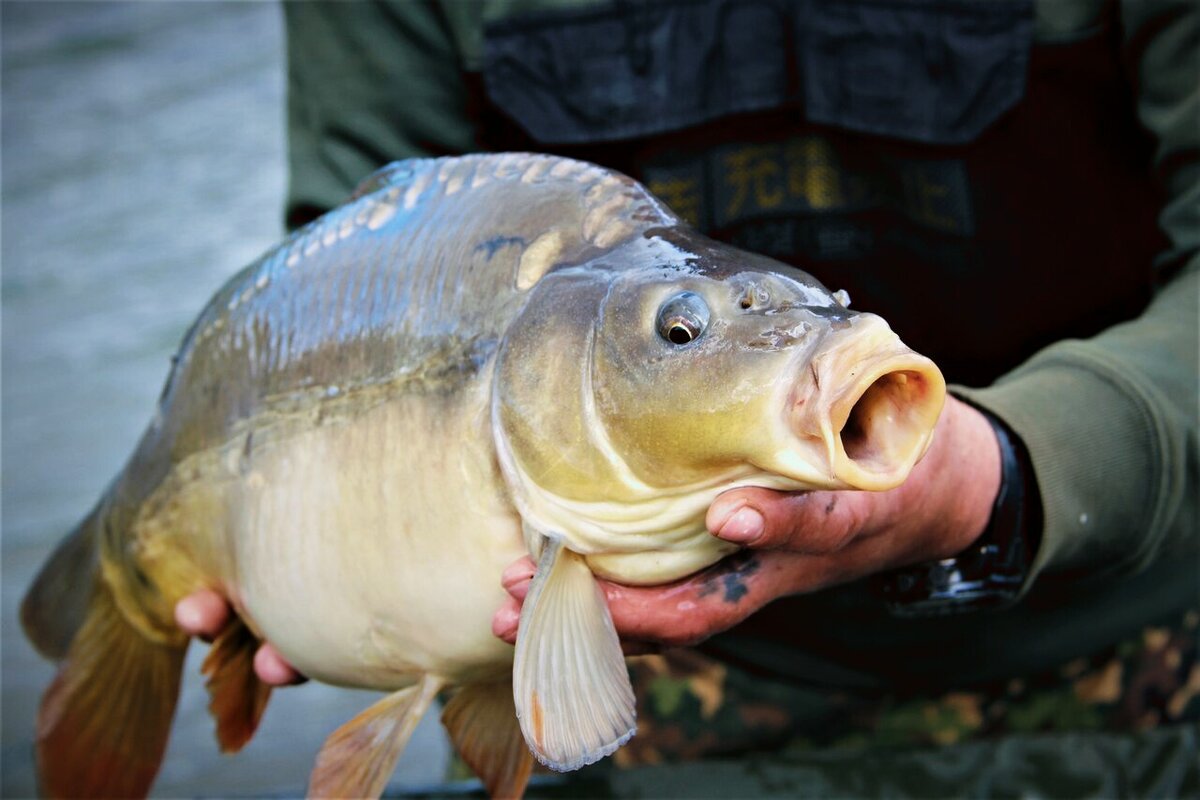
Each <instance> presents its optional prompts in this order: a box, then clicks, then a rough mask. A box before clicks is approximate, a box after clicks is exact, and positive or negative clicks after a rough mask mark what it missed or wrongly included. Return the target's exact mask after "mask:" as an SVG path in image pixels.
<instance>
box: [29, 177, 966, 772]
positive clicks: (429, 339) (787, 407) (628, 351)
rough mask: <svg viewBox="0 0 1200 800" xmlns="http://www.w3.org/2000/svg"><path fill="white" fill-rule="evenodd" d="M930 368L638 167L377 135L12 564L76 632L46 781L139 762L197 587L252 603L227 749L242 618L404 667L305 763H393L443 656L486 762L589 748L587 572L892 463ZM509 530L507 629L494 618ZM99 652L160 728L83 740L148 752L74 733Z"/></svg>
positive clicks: (608, 707)
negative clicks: (84, 497)
mask: <svg viewBox="0 0 1200 800" xmlns="http://www.w3.org/2000/svg"><path fill="white" fill-rule="evenodd" d="M943 393H944V384H943V383H942V380H941V376H940V374H939V373H938V372H937V370H936V368H935V367H934V366H933V365H932V364H931V363H929V362H928V361H927V360H926V359H923V358H922V357H920V356H917V355H916V354H914V353H911V351H909V350H908V349H907V348H905V347H904V346H903V345H902V344H900V342H899V340H898V339H896V337H895V335H894V334H892V333H891V331H890V330H888V329H887V326H886V324H884V323H883V322H882V320H879V319H878V318H877V317H874V316H873V315H869V314H865V315H864V314H856V313H855V312H851V311H849V310H847V309H846V308H845V306H844V305H843V304H842V303H841V302H839V301H838V299H836V298H835V297H834V296H833V295H831V294H830V292H829V291H828V290H826V289H825V288H824V287H823V286H822V285H821V284H820V283H818V282H817V281H815V280H814V279H812V278H811V277H810V276H807V275H805V274H804V273H801V272H799V271H797V270H794V269H791V268H788V267H785V266H783V265H780V264H778V263H776V262H773V261H770V260H768V259H764V258H761V257H758V256H754V255H752V254H748V253H744V252H741V251H738V250H735V249H733V248H729V247H726V246H724V245H720V244H717V243H715V242H712V241H710V240H707V239H705V238H704V237H702V236H700V235H699V234H697V233H695V232H694V231H691V230H690V229H688V228H687V227H686V226H685V225H683V224H682V223H681V222H680V221H679V220H678V218H677V217H675V215H674V214H673V213H672V212H671V211H670V210H669V209H667V208H666V207H665V206H664V205H662V203H661V202H659V201H658V200H657V199H655V198H654V197H653V196H652V195H650V194H649V193H648V192H646V190H645V189H644V188H643V187H641V186H640V185H639V184H637V183H636V182H634V181H632V180H630V179H629V178H626V177H624V176H621V175H618V174H616V173H613V172H610V171H607V170H604V169H601V168H599V167H595V166H593V165H590V164H585V163H582V162H576V161H571V160H566V159H559V158H553V157H548V156H537V155H527V154H506V155H499V156H470V157H463V158H457V159H439V160H417V161H407V162H400V163H398V164H394V165H391V166H389V167H387V168H385V169H384V170H382V171H380V172H379V173H377V174H376V175H374V176H372V177H371V178H369V179H368V180H367V181H366V182H365V183H364V184H363V186H362V187H360V189H359V190H358V191H357V192H356V194H355V196H354V197H353V198H351V200H350V201H349V202H347V203H346V204H345V205H344V206H342V207H340V208H338V209H335V210H334V211H332V212H330V213H329V214H327V215H326V216H324V217H322V218H321V219H319V220H317V221H316V222H314V223H312V224H311V225H309V226H308V227H306V228H305V229H303V230H301V231H298V232H297V233H295V234H293V235H292V236H291V237H289V238H288V239H287V240H286V241H285V242H284V243H283V244H281V245H280V246H279V247H277V248H275V249H274V250H272V251H271V252H269V253H267V254H266V255H265V256H264V257H263V258H262V259H260V260H259V261H258V262H257V263H255V264H254V265H252V266H251V267H249V268H247V269H246V270H244V271H243V272H241V273H239V274H238V275H237V276H235V277H234V278H233V279H232V280H231V281H230V282H229V283H228V284H226V286H225V287H224V288H222V289H221V290H220V291H219V292H218V293H217V295H216V296H215V297H214V298H213V300H212V301H211V302H210V303H209V305H208V306H207V307H206V309H205V310H204V311H203V312H202V313H201V315H200V316H199V318H198V319H197V321H196V322H195V324H194V325H193V326H192V328H191V329H190V331H189V332H188V334H187V335H186V336H185V339H184V342H183V345H182V347H181V349H180V351H179V353H178V355H177V357H176V359H175V365H174V368H173V370H172V373H171V375H170V377H169V379H168V382H167V385H166V387H165V388H164V390H163V394H162V397H161V399H160V403H159V407H158V411H157V413H156V415H155V418H154V419H153V420H152V422H151V424H150V426H149V428H148V430H147V432H146V433H145V435H144V436H143V438H142V440H141V442H140V444H139V445H138V447H137V449H136V450H135V452H134V454H133V456H132V457H131V459H130V461H129V463H128V464H127V465H126V467H125V469H124V470H123V472H122V473H121V474H120V475H119V476H118V477H117V478H116V480H115V481H114V483H113V484H112V486H111V487H110V489H109V491H108V492H107V493H106V495H105V496H104V497H103V498H102V499H101V501H100V503H99V504H98V505H97V507H96V509H95V510H94V511H93V512H92V514H91V515H90V516H89V517H88V518H87V519H86V520H85V521H84V522H83V523H82V524H81V525H80V527H79V528H78V529H77V531H76V532H75V533H74V534H73V535H72V537H71V538H69V539H68V540H67V542H66V543H64V545H62V547H60V550H59V551H58V552H57V553H56V555H55V556H54V557H53V558H52V560H51V562H50V563H49V564H48V565H47V567H46V568H45V569H44V571H43V574H42V576H41V577H40V578H39V581H38V583H37V584H35V586H34V587H33V589H32V590H31V592H30V594H29V596H28V597H27V599H26V603H25V605H24V607H23V619H24V621H25V623H26V628H27V630H28V631H29V633H30V636H31V638H32V639H33V641H34V642H35V643H36V644H37V645H38V646H39V648H40V649H41V650H42V651H43V652H45V653H47V654H48V655H51V656H53V657H56V658H61V659H63V667H62V671H61V672H60V676H59V678H58V679H57V680H56V682H55V684H54V685H53V686H52V687H51V689H50V690H49V691H48V693H47V700H46V701H45V703H44V704H43V713H42V717H41V719H40V723H39V725H40V730H41V731H42V732H41V734H40V740H39V764H40V769H41V774H42V779H43V785H44V786H48V787H49V790H50V791H51V793H57V792H61V793H87V792H89V791H93V790H95V791H99V792H102V793H103V792H125V793H133V794H137V793H143V792H144V791H146V789H147V788H148V786H149V782H150V781H151V780H152V779H153V774H154V770H155V769H156V768H157V758H158V757H160V756H161V744H162V743H165V737H166V731H167V729H168V728H169V722H170V714H171V709H172V708H173V704H174V695H173V691H177V687H178V676H177V670H178V665H177V663H176V662H180V663H181V653H182V648H184V647H186V643H187V640H186V637H185V636H184V635H183V634H182V633H181V632H180V631H179V629H178V628H177V627H176V625H175V622H174V616H173V609H174V605H175V604H176V603H177V602H178V600H179V599H181V598H182V597H184V596H185V595H187V594H189V593H191V592H193V591H195V590H197V589H200V588H212V589H216V590H217V591H219V592H221V593H223V594H225V595H226V596H228V597H229V598H230V600H231V602H232V603H233V605H234V607H235V609H236V610H237V612H238V614H239V617H240V618H241V620H242V621H243V622H242V623H239V626H235V631H236V632H235V633H228V634H227V635H225V636H223V637H222V638H221V639H219V640H218V641H217V643H216V645H215V646H214V648H213V652H212V653H211V654H210V656H209V661H208V662H206V672H208V673H209V676H210V684H209V686H210V691H212V692H213V697H214V705H213V710H214V714H215V715H216V717H217V721H218V738H219V739H220V740H221V743H222V745H223V746H226V747H228V748H229V749H236V747H237V746H240V744H241V743H244V741H245V740H246V739H248V738H249V735H250V734H252V732H253V728H254V726H255V724H256V723H257V717H258V715H259V714H261V712H262V706H263V705H264V704H265V702H266V700H265V698H266V690H265V689H264V687H262V686H261V685H258V684H257V683H256V679H255V678H254V677H253V670H252V668H251V666H250V663H251V662H250V660H249V659H250V657H251V656H252V653H253V648H254V647H255V646H256V644H257V642H258V640H260V639H266V640H269V641H270V642H272V644H273V645H274V646H275V647H276V648H277V649H278V650H279V651H280V652H281V653H282V654H283V655H284V656H285V657H286V658H287V659H288V660H289V661H291V663H293V664H294V665H295V666H296V667H297V668H298V669H300V670H301V671H302V672H304V673H305V674H307V675H309V676H311V677H313V678H315V679H318V680H322V681H326V682H329V683H334V684H339V685H346V686H359V687H368V688H372V689H380V690H385V691H389V692H393V694H392V695H390V696H389V697H388V698H386V699H385V700H384V701H381V702H380V704H377V706H375V707H372V709H368V711H367V712H364V714H363V715H360V717H359V718H356V719H355V720H353V721H351V722H350V723H348V724H347V725H346V726H343V728H341V729H339V730H338V731H337V732H335V733H334V734H333V735H332V736H331V737H330V741H329V742H328V743H327V744H326V747H325V748H324V749H323V751H322V754H321V756H320V757H319V759H318V765H317V768H316V770H315V771H314V776H313V781H312V784H311V785H310V791H312V792H313V793H315V794H330V793H358V794H370V793H377V792H378V791H379V790H381V789H382V787H383V783H384V782H386V780H387V777H388V774H389V773H390V770H389V768H388V765H389V764H394V760H395V757H398V754H399V748H400V747H402V746H403V742H404V740H405V738H406V735H407V734H406V733H404V731H409V732H410V731H411V726H412V725H415V720H416V719H417V718H419V716H420V714H421V713H422V712H423V711H424V709H425V707H427V706H428V704H429V702H430V701H431V700H432V697H433V696H434V694H436V692H437V691H438V690H440V689H442V688H445V687H459V689H458V693H457V694H456V695H455V697H454V699H452V700H451V702H450V704H449V705H448V707H447V709H446V714H445V716H444V719H445V721H446V723H447V726H448V728H449V729H450V732H451V736H452V739H454V741H455V744H456V745H457V746H458V747H459V749H460V751H462V752H463V755H464V757H465V758H466V759H467V761H468V763H470V764H472V766H474V767H475V768H476V770H477V771H479V772H480V773H481V777H483V778H484V780H485V783H486V784H487V786H488V788H489V790H490V791H492V792H493V793H500V794H504V793H514V792H515V793H519V791H520V789H521V787H523V785H524V779H525V777H527V775H528V770H529V750H532V752H533V753H534V755H536V756H537V757H538V758H539V759H540V760H542V761H543V762H544V763H547V764H549V765H550V766H552V767H555V768H558V769H571V768H574V767H576V766H580V765H581V764H584V763H589V762H590V761H594V760H596V759H597V758H600V757H602V756H604V755H606V754H608V753H610V752H612V750H613V749H615V748H616V747H617V746H619V745H620V743H621V742H623V741H625V740H626V739H627V738H628V736H629V735H631V734H632V730H633V708H632V703H633V698H632V692H631V691H630V690H629V686H628V677H627V675H626V674H625V672H624V665H623V660H622V658H621V654H620V648H619V644H618V643H617V639H616V635H615V633H614V632H613V630H612V624H611V620H610V619H609V617H608V613H607V609H606V607H605V606H604V602H603V599H602V598H601V597H600V595H599V592H598V590H597V589H596V586H595V582H594V579H593V577H592V576H593V575H599V576H603V577H607V578H612V579H615V580H618V581H623V582H626V583H634V584H655V583H663V582H667V581H670V580H674V579H676V578H680V577H683V576H685V575H687V574H690V573H692V572H695V571H696V570H698V569H701V568H704V567H706V566H708V565H710V564H712V563H714V562H716V561H718V560H719V559H720V558H721V557H723V556H725V555H727V554H729V553H730V552H731V551H732V548H731V547H730V546H729V545H727V544H725V543H722V542H720V541H719V540H717V539H715V538H714V537H712V536H711V535H709V534H708V533H707V532H706V531H705V529H704V513H705V510H706V508H707V506H708V505H709V503H710V502H711V501H712V500H713V499H714V498H715V497H716V496H717V494H719V493H720V492H722V491H725V490H727V489H729V488H731V487H734V486H741V485H756V486H766V487H769V488H775V489H783V490H800V489H812V488H845V487H856V488H867V489H880V488H888V487H890V486H894V485H896V484H898V483H899V482H900V481H901V480H903V478H904V476H905V475H906V474H907V472H908V470H909V469H910V468H911V467H912V465H913V464H914V463H915V462H916V460H917V459H918V458H919V457H920V455H921V454H922V453H923V452H924V450H925V449H926V447H927V446H928V443H929V438H930V436H931V432H932V428H933V424H934V422H935V421H936V418H937V415H938V412H939V411H940V407H941V403H942V398H943ZM526 553H531V554H533V555H534V556H535V557H537V558H538V559H539V568H538V573H537V575H536V576H535V579H534V582H533V586H532V587H531V591H530V595H529V597H528V598H527V600H526V602H525V607H524V610H523V612H522V620H521V631H520V634H519V638H518V643H517V646H516V648H515V650H514V648H513V647H511V646H509V645H507V644H505V643H503V642H501V641H500V640H498V639H496V638H495V637H494V636H493V635H492V633H491V627H490V621H491V616H492V613H493V612H494V611H495V610H496V609H497V608H498V607H500V605H501V604H502V603H503V601H504V597H505V595H504V593H503V590H502V589H501V587H500V584H499V575H500V573H501V572H502V570H503V569H504V567H505V566H506V565H507V564H509V563H510V562H511V561H513V560H514V559H516V558H518V557H519V556H521V555H523V554H526ZM64 585H71V586H81V587H85V588H88V589H90V593H89V596H90V597H91V599H90V600H88V601H86V602H83V601H80V600H79V599H78V597H77V595H78V591H76V592H64V591H62V587H63V586H64ZM92 587H95V588H92ZM241 625H244V627H240V626H241ZM114 642H116V643H117V644H114ZM106 651H107V652H109V653H112V652H116V653H117V654H118V655H121V654H123V659H124V660H123V661H122V659H121V658H109V659H108V660H107V662H106V661H105V660H104V659H103V658H102V654H103V653H105V652H106ZM514 660H515V665H514ZM108 662H112V663H114V664H122V663H123V664H124V667H123V668H124V669H126V671H129V670H132V673H131V674H141V675H142V683H144V684H146V685H149V686H150V687H152V690H153V691H142V693H141V694H140V695H138V697H139V698H141V699H139V700H138V702H137V703H135V704H134V707H133V711H132V712H131V713H133V714H134V715H137V714H140V715H141V718H139V720H140V724H141V725H142V727H143V729H144V730H152V731H155V732H156V733H155V735H154V736H150V737H146V736H142V737H141V738H140V739H139V738H138V737H132V736H131V737H129V741H124V740H121V741H119V742H118V744H117V745H113V747H115V748H116V749H117V750H119V751H120V752H119V753H117V754H116V755H113V754H109V755H105V756H104V757H103V758H100V759H99V760H102V761H104V763H105V764H108V763H109V762H112V761H120V760H121V759H125V761H126V762H130V763H134V764H135V765H137V768H126V769H124V770H123V777H120V778H113V777H111V776H110V775H109V772H110V771H111V770H108V771H106V770H107V768H105V767H103V765H101V766H100V767H96V768H94V769H93V768H92V767H93V766H95V765H94V764H93V763H92V762H95V761H96V760H97V759H98V758H99V757H97V756H95V755H94V753H95V751H96V748H97V747H98V745H97V744H96V742H95V741H93V740H92V739H89V738H88V736H82V735H80V734H79V731H78V730H77V728H78V727H79V726H80V725H82V724H83V723H82V722H81V720H82V719H83V718H85V717H90V716H95V715H97V714H99V715H104V714H118V715H119V714H120V713H122V712H121V709H120V708H109V707H108V706H107V705H105V703H107V702H108V701H107V700H104V699H101V698H99V697H97V696H96V694H97V693H96V692H95V691H91V690H89V689H88V688H87V686H86V685H85V684H86V683H87V682H88V681H95V680H96V679H97V678H100V679H104V678H106V677H108V676H107V675H106V674H105V673H104V670H105V669H115V668H116V667H112V666H110V667H105V666H100V664H102V663H108ZM132 664H136V665H139V666H136V667H132V666H130V665H132ZM173 669H174V670H175V671H176V674H175V677H174V678H172V677H170V675H171V670H173ZM138 670H141V672H140V673H138ZM129 691H130V692H133V691H134V689H133V688H130V689H129ZM163 707H165V711H163V710H162V709H163ZM164 717H165V719H164ZM143 718H144V719H143ZM518 720H519V723H520V733H517V730H518V727H517V725H518ZM389 725H390V726H391V727H388V726H389ZM381 731H385V732H386V735H384V734H382V733H381ZM155 737H158V739H161V742H157V739H156V738H155ZM119 738H120V737H118V739H119ZM146 738H149V739H151V740H152V742H156V743H152V745H150V746H148V745H146V744H145V743H144V741H142V740H145V739H146ZM526 746H528V748H529V750H526V749H525V747H526ZM155 748H157V755H156V753H155ZM105 759H107V760H106V761H105ZM79 764H83V766H78V765H79ZM71 765H75V766H71Z"/></svg>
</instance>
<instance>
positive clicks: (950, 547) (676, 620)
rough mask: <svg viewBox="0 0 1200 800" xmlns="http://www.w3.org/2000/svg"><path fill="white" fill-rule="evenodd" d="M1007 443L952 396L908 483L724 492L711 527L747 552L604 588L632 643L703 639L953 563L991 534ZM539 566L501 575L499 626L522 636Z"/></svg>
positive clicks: (517, 565) (525, 562)
mask: <svg viewBox="0 0 1200 800" xmlns="http://www.w3.org/2000/svg"><path fill="white" fill-rule="evenodd" d="M1000 471H1001V465H1000V446H999V444H998V443H997V441H996V435H995V432H994V431H993V430H992V427H991V424H990V423H989V422H988V421H987V419H986V418H985V417H984V416H983V415H982V414H981V413H980V412H979V411H977V410H975V409H974V408H972V407H971V406H969V405H967V404H966V403H963V402H962V401H960V400H958V399H957V398H954V397H951V396H947V398H946V406H945V409H944V410H943V412H942V415H941V418H940V419H939V420H938V424H937V428H936V430H935V433H934V439H933V444H932V445H931V446H930V448H929V452H928V453H926V455H925V458H924V459H922V460H921V462H920V463H919V464H917V466H916V467H914V468H913V471H912V473H911V474H910V475H909V477H908V480H907V481H905V482H904V484H903V485H901V486H899V487H897V488H895V489H892V490H890V491H887V492H859V491H833V492H800V493H781V492H774V491H770V490H767V489H757V488H743V489H734V490H731V491H728V492H726V493H724V494H722V495H721V496H719V497H718V498H717V499H716V500H715V501H714V502H713V504H712V506H711V507H710V508H709V510H708V516H707V519H706V524H707V526H708V529H709V530H710V531H711V532H712V533H713V535H714V536H717V537H719V538H721V539H724V540H726V541H728V542H733V543H735V544H739V545H743V546H745V547H746V548H747V549H746V550H744V551H742V552H740V553H737V554H735V555H733V556H731V557H729V558H727V559H725V560H723V561H721V562H719V563H717V564H714V565H713V566H712V567H710V568H708V569H707V570H704V571H702V572H699V573H697V574H695V575H692V576H690V577H687V578H684V579H683V580H681V581H677V582H675V583H672V584H667V585H665V586H646V587H633V586H623V585H620V584H615V583H611V582H608V581H600V585H601V587H602V589H603V590H604V592H605V595H606V596H607V598H608V605H609V609H610V610H611V612H612V616H613V623H614V625H615V626H616V629H617V632H618V633H619V634H620V635H621V637H622V639H624V640H626V641H630V640H632V641H635V642H654V643H661V644H667V645H684V644H695V643H697V642H700V641H703V640H704V639H706V638H708V637H709V636H712V635H714V634H716V633H719V632H721V631H723V630H726V629H727V628H730V627H732V626H734V625H736V624H737V623H739V622H741V621H742V620H743V619H745V618H746V617H748V616H749V615H750V614H752V613H753V612H755V611H757V610H758V609H759V608H761V607H763V606H764V605H766V604H767V603H769V602H770V601H772V600H774V599H776V598H779V597H783V596H786V595H791V594H797V593H801V592H812V591H816V590H818V589H823V588H826V587H829V586H833V585H836V584H840V583H846V582H848V581H852V580H854V579H856V578H861V577H864V576H866V575H872V574H875V573H878V572H883V571H885V570H889V569H893V568H896V567H901V566H905V565H908V564H915V563H918V562H922V561H930V560H934V559H938V558H947V557H949V556H952V555H955V554H957V553H960V552H962V551H963V550H965V549H966V548H967V547H968V546H969V545H970V544H971V542H973V541H974V540H975V539H976V538H978V537H979V535H980V534H981V533H982V532H983V529H984V528H985V527H986V526H987V522H988V519H989V517H990V516H991V510H992V504H993V502H994V501H995V498H996V494H997V492H998V491H999V488H1000ZM533 573H534V564H533V561H532V560H531V559H529V558H523V559H520V560H518V561H516V562H514V563H513V564H512V565H510V566H509V568H508V569H506V570H505V572H504V575H503V577H502V579H501V582H502V584H503V585H504V588H505V590H507V591H508V593H509V595H510V599H509V601H508V602H507V603H506V604H505V605H504V606H503V607H502V608H501V609H500V610H499V611H497V612H496V614H495V616H493V618H492V631H493V632H494V633H495V634H496V635H497V636H499V637H500V638H501V639H504V640H505V641H507V642H510V643H513V642H515V641H516V635H517V622H518V620H519V617H520V608H521V605H520V604H521V601H523V600H524V598H525V594H526V593H527V592H528V590H529V582H530V580H531V579H532V577H533Z"/></svg>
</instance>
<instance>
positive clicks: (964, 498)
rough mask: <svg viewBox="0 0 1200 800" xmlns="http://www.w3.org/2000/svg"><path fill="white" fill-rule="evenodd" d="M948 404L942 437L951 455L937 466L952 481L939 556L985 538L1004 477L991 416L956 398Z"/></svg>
mask: <svg viewBox="0 0 1200 800" xmlns="http://www.w3.org/2000/svg"><path fill="white" fill-rule="evenodd" d="M947 400H948V402H947V410H948V411H950V419H949V420H948V421H947V423H948V424H947V426H946V430H944V431H939V432H938V435H944V436H946V438H947V439H948V446H947V451H948V452H947V453H946V454H945V457H944V458H943V459H942V463H941V464H939V465H938V468H939V469H940V470H941V471H943V473H944V474H945V475H947V476H948V477H949V478H950V480H949V486H948V488H947V489H946V490H945V491H946V493H947V497H946V500H947V502H946V506H945V511H944V513H943V514H942V515H941V519H942V524H941V525H940V526H939V527H940V528H941V531H940V533H941V536H940V539H939V542H938V544H937V546H936V552H935V553H934V557H935V558H949V557H951V556H954V555H957V554H958V553H961V552H963V551H964V550H966V549H967V548H968V547H970V546H971V545H972V544H973V543H974V542H975V541H976V540H977V539H978V538H979V537H980V535H981V534H982V533H983V532H984V530H985V529H986V528H987V527H988V523H989V521H990V520H991V517H992V511H993V507H994V505H995V502H996V498H997V496H998V495H999V493H1000V490H1001V482H1002V477H1003V475H1002V472H1003V470H1002V457H1001V447H1000V441H999V439H998V438H997V433H996V429H995V427H994V426H993V425H992V423H991V421H990V420H989V418H988V417H987V416H985V415H984V413H983V412H981V411H980V410H978V409H976V408H975V407H974V406H971V405H968V404H966V403H964V402H962V401H961V400H958V399H957V398H954V397H949V398H947Z"/></svg>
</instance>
